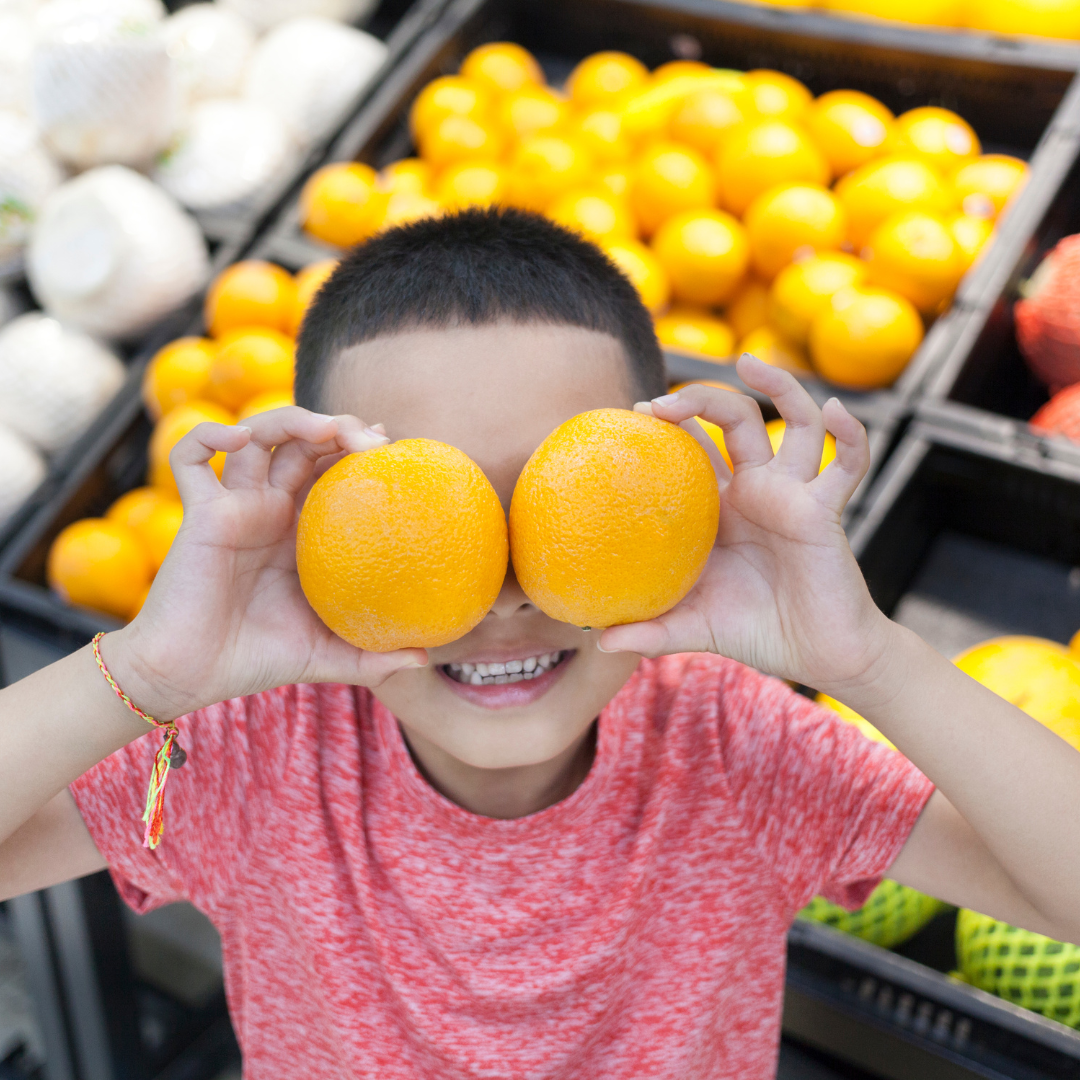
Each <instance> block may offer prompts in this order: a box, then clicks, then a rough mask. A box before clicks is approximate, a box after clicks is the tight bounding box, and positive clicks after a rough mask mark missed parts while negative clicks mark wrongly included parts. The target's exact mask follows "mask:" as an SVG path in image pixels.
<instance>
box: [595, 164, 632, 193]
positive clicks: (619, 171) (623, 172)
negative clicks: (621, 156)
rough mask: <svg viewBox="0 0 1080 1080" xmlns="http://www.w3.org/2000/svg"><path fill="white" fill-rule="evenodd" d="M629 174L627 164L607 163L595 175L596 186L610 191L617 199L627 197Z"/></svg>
mask: <svg viewBox="0 0 1080 1080" xmlns="http://www.w3.org/2000/svg"><path fill="white" fill-rule="evenodd" d="M630 176H631V173H630V166H629V165H625V164H622V163H619V164H615V165H609V166H608V167H607V168H606V169H604V170H603V171H602V172H601V173H600V174H599V175H598V176H597V178H596V179H597V186H598V187H602V188H604V189H605V190H607V191H610V192H611V194H612V195H614V196H615V197H616V198H618V199H629V198H630Z"/></svg>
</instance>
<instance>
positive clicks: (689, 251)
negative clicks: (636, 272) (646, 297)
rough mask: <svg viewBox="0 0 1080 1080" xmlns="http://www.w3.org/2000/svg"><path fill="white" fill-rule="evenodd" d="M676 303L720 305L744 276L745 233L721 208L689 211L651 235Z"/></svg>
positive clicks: (747, 256) (746, 251)
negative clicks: (654, 234)
mask: <svg viewBox="0 0 1080 1080" xmlns="http://www.w3.org/2000/svg"><path fill="white" fill-rule="evenodd" d="M652 246H653V251H655V252H656V257H657V258H658V259H659V260H660V264H661V266H663V268H664V269H665V270H666V271H667V276H668V279H669V280H670V281H671V291H672V294H673V295H674V297H675V299H676V300H682V301H685V302H686V303H690V304H706V305H712V304H723V303H724V302H725V301H727V300H729V299H730V298H731V296H732V295H733V294H734V292H735V290H736V289H737V288H738V286H739V284H740V283H741V281H742V279H743V278H744V277H745V276H746V267H747V264H748V263H749V260H750V248H749V245H748V244H747V239H746V230H745V229H744V228H743V227H742V225H740V224H739V222H738V221H736V220H735V218H733V217H732V216H731V215H730V214H725V213H724V211H723V210H688V211H686V212H685V213H682V214H677V215H676V216H675V217H673V218H669V219H668V220H667V221H666V222H665V223H664V224H663V225H662V226H661V228H660V230H659V231H658V232H657V234H656V236H654V237H653V244H652Z"/></svg>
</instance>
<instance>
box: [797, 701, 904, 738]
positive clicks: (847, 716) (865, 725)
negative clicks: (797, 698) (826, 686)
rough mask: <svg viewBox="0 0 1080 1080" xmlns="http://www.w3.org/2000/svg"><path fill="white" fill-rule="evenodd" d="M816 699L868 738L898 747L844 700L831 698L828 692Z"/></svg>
mask: <svg viewBox="0 0 1080 1080" xmlns="http://www.w3.org/2000/svg"><path fill="white" fill-rule="evenodd" d="M814 700H815V701H816V702H817V703H818V704H819V705H824V706H825V708H826V709H832V711H833V712H834V713H837V714H838V715H839V716H840V718H841V719H842V720H846V721H847V722H848V723H849V724H853V725H854V726H855V727H857V728H858V729H859V730H860V731H861V732H862V733H863V734H864V735H865V736H866V737H867V738H868V739H872V740H873V741H874V742H879V743H883V744H884V745H885V746H888V747H891V748H892V749H893V750H895V749H896V747H895V746H893V744H892V743H891V742H890V741H889V740H888V739H886V738H885V736H884V735H882V734H881V732H880V731H878V729H877V728H876V727H874V725H873V724H871V723H870V721H869V720H864V719H863V718H862V717H861V716H860V715H859V714H858V713H857V712H856V711H855V710H854V709H849V708H848V707H847V706H846V705H844V704H843V703H842V702H840V701H837V700H836V698H831V697H829V695H828V694H818V696H817V697H816V698H814Z"/></svg>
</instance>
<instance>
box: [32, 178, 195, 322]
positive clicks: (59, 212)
mask: <svg viewBox="0 0 1080 1080" xmlns="http://www.w3.org/2000/svg"><path fill="white" fill-rule="evenodd" d="M209 270H210V264H209V259H208V257H207V253H206V243H205V241H204V240H203V237H202V233H201V232H200V231H199V227H198V225H197V224H196V223H195V219H194V218H192V217H191V216H190V215H189V214H187V213H186V212H185V211H184V210H183V209H182V208H181V207H180V206H178V205H177V203H176V201H175V200H174V199H173V198H172V196H170V195H168V194H167V193H166V192H164V191H162V190H161V188H160V187H158V186H157V185H156V184H154V183H152V182H151V181H150V180H147V179H146V177H145V176H141V175H139V173H137V172H133V171H132V170H131V169H127V168H125V167H124V166H122V165H104V166H102V167H101V168H99V169H91V170H90V171H89V172H85V173H83V174H82V175H81V176H77V177H76V178H75V179H74V180H69V181H68V182H67V183H66V184H63V185H61V187H60V188H59V189H58V190H57V191H56V192H54V193H53V195H51V196H50V197H49V198H48V199H47V200H46V201H45V205H44V206H43V207H42V209H41V213H40V215H39V217H38V221H37V224H36V225H35V226H34V230H33V234H32V236H31V239H30V246H29V248H28V249H27V253H26V272H27V276H28V277H29V279H30V287H31V289H32V290H33V292H34V295H35V296H36V297H37V299H38V302H39V303H40V304H41V306H42V307H43V308H45V310H46V311H48V312H49V314H51V315H55V316H56V317H57V318H58V319H61V320H63V321H64V322H66V323H69V324H71V325H72V326H75V327H78V328H79V329H81V330H85V331H86V332H87V333H90V334H95V335H97V336H98V337H104V338H127V337H130V336H132V335H133V334H137V333H139V332H140V331H141V330H144V329H146V327H148V326H149V325H150V324H151V323H153V322H155V321H156V320H157V319H160V318H161V317H162V316H163V315H165V314H166V313H167V312H169V311H172V310H173V309H174V308H176V307H178V306H179V305H180V304H182V303H183V302H184V301H185V300H187V299H189V298H190V297H191V296H192V295H193V294H194V293H195V292H197V291H198V289H199V288H200V287H201V286H202V284H203V282H204V281H205V280H206V277H207V275H208V274H209Z"/></svg>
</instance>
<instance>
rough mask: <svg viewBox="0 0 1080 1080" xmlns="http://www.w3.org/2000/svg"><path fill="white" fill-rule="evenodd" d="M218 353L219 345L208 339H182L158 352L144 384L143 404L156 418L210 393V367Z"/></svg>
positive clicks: (147, 372)
mask: <svg viewBox="0 0 1080 1080" xmlns="http://www.w3.org/2000/svg"><path fill="white" fill-rule="evenodd" d="M216 352H217V346H216V345H215V344H214V343H213V342H212V341H210V340H209V339H207V338H200V337H182V338H177V339H176V341H170V342H169V344H168V345H163V346H162V347H161V348H160V349H158V351H157V352H156V353H154V356H153V358H152V359H151V360H150V363H149V364H147V365H146V372H145V373H144V375H143V383H142V397H143V402H144V403H145V405H146V411H147V412H148V413H149V414H150V416H151V418H152V419H154V420H159V419H160V418H161V416H162V415H163V414H164V413H167V412H168V411H169V410H170V409H171V408H173V407H174V406H176V405H182V404H183V403H184V402H185V401H193V400H194V399H196V398H204V397H206V396H207V395H208V394H209V393H210V365H211V364H212V363H213V362H214V354H215V353H216Z"/></svg>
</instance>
